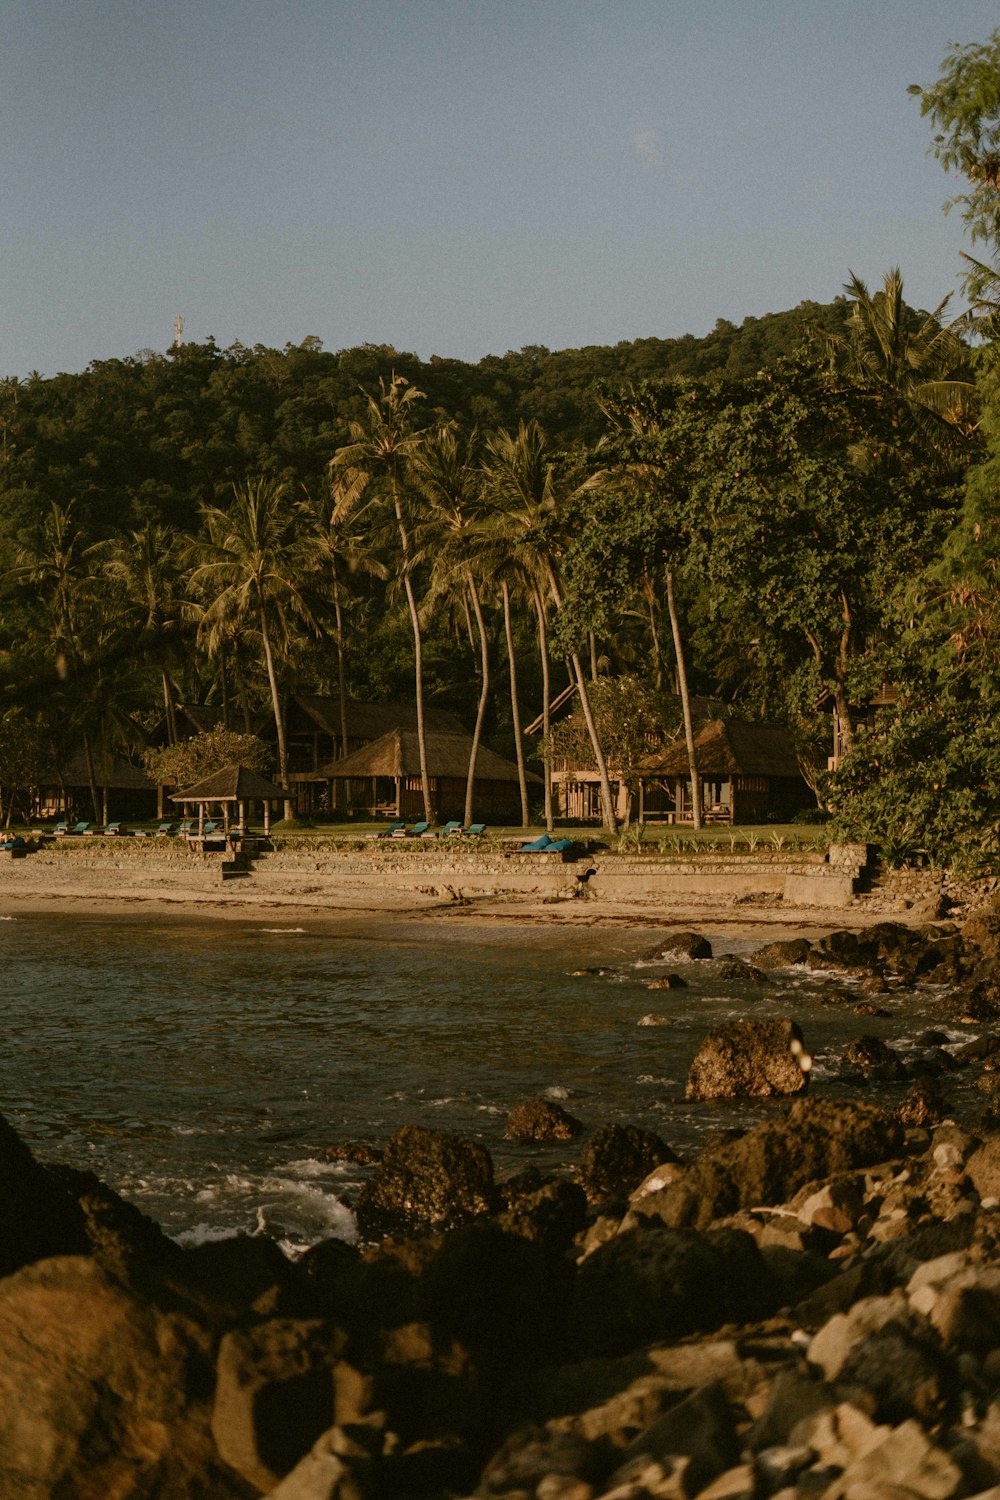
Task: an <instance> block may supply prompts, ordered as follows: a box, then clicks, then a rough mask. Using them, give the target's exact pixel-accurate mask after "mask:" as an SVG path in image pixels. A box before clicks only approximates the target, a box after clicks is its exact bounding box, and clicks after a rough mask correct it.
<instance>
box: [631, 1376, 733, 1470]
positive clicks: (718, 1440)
mask: <svg viewBox="0 0 1000 1500" xmlns="http://www.w3.org/2000/svg"><path fill="white" fill-rule="evenodd" d="M739 1456H740V1445H739V1442H738V1441H737V1437H736V1426H735V1422H734V1419H733V1415H732V1412H731V1411H730V1409H729V1403H728V1401H727V1400H726V1397H725V1394H724V1392H723V1391H722V1390H721V1388H720V1387H719V1386H717V1385H709V1386H705V1387H704V1388H703V1389H701V1390H698V1391H695V1392H693V1393H692V1395H690V1396H689V1397H688V1398H687V1400H685V1401H682V1402H680V1404H679V1405H678V1406H675V1407H674V1408H673V1409H672V1410H671V1411H668V1412H665V1413H664V1414H663V1416H661V1417H658V1418H657V1419H656V1421H655V1422H654V1423H653V1424H652V1426H650V1427H648V1428H647V1429H646V1431H645V1432H644V1433H642V1434H641V1435H640V1436H639V1437H637V1438H636V1439H635V1441H634V1442H633V1443H632V1444H631V1445H630V1446H629V1447H628V1448H626V1450H625V1452H624V1454H623V1455H622V1462H621V1464H620V1465H619V1466H618V1468H617V1469H616V1470H615V1471H614V1473H613V1474H612V1475H611V1478H610V1480H609V1485H610V1488H611V1491H612V1493H614V1491H615V1489H616V1487H618V1486H625V1485H627V1484H629V1482H630V1481H632V1480H635V1479H637V1478H639V1476H641V1475H642V1474H643V1472H644V1471H645V1470H646V1469H647V1468H648V1467H649V1466H650V1465H651V1464H658V1465H659V1466H660V1467H661V1469H664V1470H665V1471H666V1472H667V1473H670V1472H671V1470H673V1469H675V1468H676V1467H679V1466H677V1465H676V1460H677V1459H682V1460H687V1462H686V1463H685V1464H684V1465H683V1476H684V1486H683V1490H684V1493H685V1494H688V1495H697V1494H699V1492H700V1491H702V1490H703V1489H704V1487H705V1486H706V1485H707V1484H711V1482H712V1481H713V1480H714V1479H717V1478H718V1477H719V1475H720V1474H722V1473H723V1472H724V1471H725V1470H726V1469H728V1468H729V1467H730V1466H731V1465H734V1464H735V1463H736V1460H737V1459H738V1458H739ZM639 1493H640V1494H641V1493H642V1491H641V1490H640V1491H639ZM654 1493H655V1491H654Z"/></svg>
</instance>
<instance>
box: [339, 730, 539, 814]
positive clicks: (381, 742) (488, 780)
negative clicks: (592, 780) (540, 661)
mask: <svg viewBox="0 0 1000 1500" xmlns="http://www.w3.org/2000/svg"><path fill="white" fill-rule="evenodd" d="M426 743H427V774H428V776H429V777H430V783H431V801H432V803H433V806H434V813H435V816H436V817H437V818H439V819H441V820H442V821H443V820H445V819H448V818H460V817H461V816H462V814H463V811H464V807H465V787H466V780H467V778H468V774H469V760H470V757H471V753H472V738H471V736H470V735H467V734H462V733H460V732H454V733H446V732H441V731H438V730H431V731H429V732H428V734H427V735H426ZM317 774H318V775H322V776H323V777H325V778H328V779H329V781H330V782H331V783H337V784H339V785H340V787H341V788H342V789H343V790H342V794H341V796H340V798H339V799H338V800H339V801H340V802H341V803H344V802H347V803H348V805H353V806H355V807H358V808H364V809H365V810H366V811H367V812H369V813H371V814H372V815H373V816H388V817H395V818H407V819H409V818H418V817H422V816H423V807H424V803H423V792H422V789H421V782H420V748H419V742H418V740H417V734H416V731H415V730H410V729H399V728H394V729H390V730H389V732H388V733H387V734H383V735H382V736H381V738H380V739H377V740H374V741H372V743H371V744H370V745H365V746H363V747H362V748H361V749H360V750H355V751H354V753H353V754H352V755H348V756H345V757H344V758H343V759H342V760H334V761H330V762H329V763H328V764H327V765H325V766H323V767H321V768H320V771H319V772H318V773H317ZM528 779H529V781H531V782H532V783H534V784H535V785H537V786H540V785H541V780H540V778H539V777H537V776H534V775H532V774H531V773H529V778H528ZM332 800H333V796H332V794H331V801H332ZM475 816H476V818H477V819H480V820H482V821H484V822H486V821H490V820H492V821H497V822H504V823H506V822H511V821H515V822H519V821H520V818H521V797H520V791H519V789H518V780H517V767H516V766H515V765H514V763H513V762H512V761H509V760H504V758H503V756H502V755H497V754H496V753H495V752H494V751H492V750H489V749H487V747H486V746H485V745H480V747H479V753H478V755H477V756H476V782H475Z"/></svg>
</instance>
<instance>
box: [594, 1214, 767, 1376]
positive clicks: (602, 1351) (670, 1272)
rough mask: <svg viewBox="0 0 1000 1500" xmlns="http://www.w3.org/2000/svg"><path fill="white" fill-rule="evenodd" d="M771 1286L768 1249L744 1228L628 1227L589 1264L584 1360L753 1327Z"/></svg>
mask: <svg viewBox="0 0 1000 1500" xmlns="http://www.w3.org/2000/svg"><path fill="white" fill-rule="evenodd" d="M767 1284H768V1277H767V1273H766V1270H765V1266H764V1262H763V1260H762V1259H761V1255H760V1252H759V1250H758V1249H757V1246H756V1244H755V1243H754V1241H753V1239H752V1238H751V1236H750V1235H749V1234H746V1233H744V1232H743V1231H742V1230H736V1229H719V1230H709V1231H708V1232H707V1233H704V1234H699V1233H695V1232H693V1231H692V1230H689V1229H667V1228H646V1227H643V1228H639V1229H631V1230H627V1231H626V1232H625V1233H623V1234H619V1235H616V1236H615V1238H614V1239H611V1240H608V1242H607V1243H606V1244H604V1245H602V1246H601V1247H600V1248H599V1249H598V1250H595V1251H594V1253H593V1254H592V1255H588V1256H587V1257H586V1259H585V1260H584V1261H583V1262H582V1263H581V1265H580V1267H579V1270H578V1273H577V1279H576V1285H575V1287H574V1290H573V1299H572V1305H571V1310H570V1329H571V1334H572V1338H573V1340H574V1343H575V1345H576V1348H577V1352H578V1354H579V1355H581V1356H583V1357H589V1356H594V1355H609V1354H624V1353H627V1352H628V1351H629V1350H630V1349H635V1348H637V1347H639V1346H640V1345H643V1344H652V1343H655V1342H672V1341H674V1340H676V1339H680V1338H683V1337H684V1336H685V1335H687V1334H690V1333H695V1332H707V1331H708V1330H710V1329H713V1328H718V1327H720V1326H721V1325H722V1324H723V1323H727V1322H731V1321H740V1322H745V1321H748V1320H749V1319H751V1318H753V1317H755V1316H757V1315H758V1314H759V1313H760V1312H761V1311H762V1309H763V1307H764V1306H765V1305H766V1288H767Z"/></svg>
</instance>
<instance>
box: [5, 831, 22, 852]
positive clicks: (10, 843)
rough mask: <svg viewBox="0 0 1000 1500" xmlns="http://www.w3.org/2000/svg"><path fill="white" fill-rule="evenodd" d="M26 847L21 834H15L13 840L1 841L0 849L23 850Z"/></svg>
mask: <svg viewBox="0 0 1000 1500" xmlns="http://www.w3.org/2000/svg"><path fill="white" fill-rule="evenodd" d="M24 847H25V844H24V839H23V838H22V836H21V835H20V834H19V833H15V834H14V835H13V836H12V837H11V838H6V839H3V840H0V849H6V850H10V849H23V848H24Z"/></svg>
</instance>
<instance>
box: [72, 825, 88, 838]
mask: <svg viewBox="0 0 1000 1500" xmlns="http://www.w3.org/2000/svg"><path fill="white" fill-rule="evenodd" d="M89 832H90V824H89V823H76V824H74V826H73V827H72V828H67V830H66V833H67V835H70V836H72V837H79V836H80V835H81V834H84V833H89Z"/></svg>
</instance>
